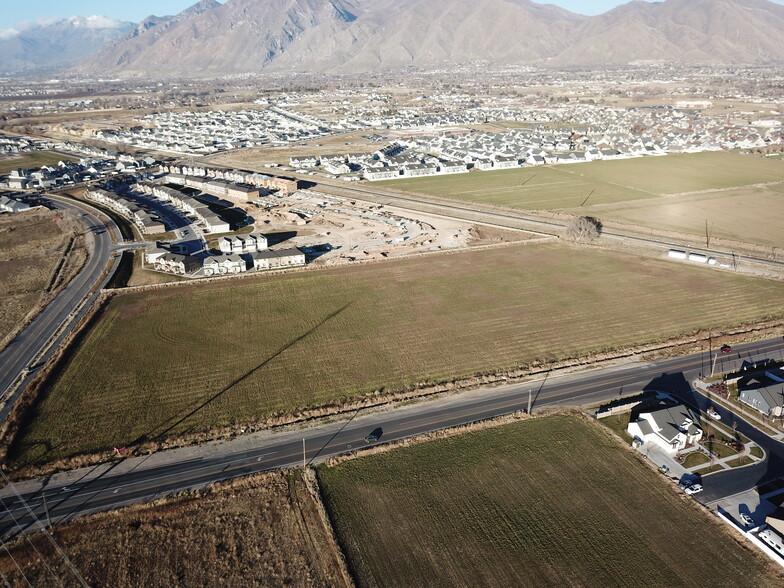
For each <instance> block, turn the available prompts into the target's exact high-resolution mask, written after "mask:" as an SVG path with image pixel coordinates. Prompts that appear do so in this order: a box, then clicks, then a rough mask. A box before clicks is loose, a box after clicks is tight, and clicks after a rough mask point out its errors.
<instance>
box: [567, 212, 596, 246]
mask: <svg viewBox="0 0 784 588" xmlns="http://www.w3.org/2000/svg"><path fill="white" fill-rule="evenodd" d="M601 234H602V221H600V220H599V219H598V218H594V217H592V216H578V217H575V218H573V219H572V220H570V221H569V223H568V224H567V225H566V238H567V239H568V240H569V241H578V242H587V241H593V240H594V239H597V238H598V237H599V236H600V235H601Z"/></svg>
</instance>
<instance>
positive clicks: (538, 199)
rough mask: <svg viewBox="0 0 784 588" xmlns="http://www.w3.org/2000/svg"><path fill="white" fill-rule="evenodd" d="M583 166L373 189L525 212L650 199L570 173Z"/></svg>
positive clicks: (428, 180)
mask: <svg viewBox="0 0 784 588" xmlns="http://www.w3.org/2000/svg"><path fill="white" fill-rule="evenodd" d="M586 165H590V164H577V165H574V166H569V165H558V166H542V167H536V168H534V167H525V168H518V169H505V170H498V171H472V172H469V173H463V174H451V175H446V176H428V177H423V178H412V179H407V180H385V181H382V182H374V185H375V184H379V185H382V186H385V187H388V188H396V189H399V190H407V191H409V192H419V193H423V194H430V195H433V196H442V197H447V198H456V199H459V200H468V201H472V202H483V203H486V204H495V205H497V206H508V207H512V208H522V209H526V210H558V209H562V208H572V207H575V206H578V207H579V206H580V204H581V203H582V202H583V201H584V200H585V199H586V198H587V197H588V196H590V198H589V199H588V202H590V203H591V204H597V203H600V204H607V203H614V202H626V201H627V200H639V199H644V198H651V197H652V195H651V194H648V193H645V192H642V191H640V190H635V189H632V188H628V187H626V186H617V185H612V184H608V183H606V182H603V181H601V180H594V179H591V178H583V177H580V176H578V175H575V174H574V173H572V172H573V168H574V167H579V166H586Z"/></svg>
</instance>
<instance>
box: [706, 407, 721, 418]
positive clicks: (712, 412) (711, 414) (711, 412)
mask: <svg viewBox="0 0 784 588" xmlns="http://www.w3.org/2000/svg"><path fill="white" fill-rule="evenodd" d="M707 413H708V416H709V417H710V418H712V419H713V420H714V421H720V420H721V415H720V414H719V413H718V412H716V411H715V410H713V409H712V408H709V409H708V410H707Z"/></svg>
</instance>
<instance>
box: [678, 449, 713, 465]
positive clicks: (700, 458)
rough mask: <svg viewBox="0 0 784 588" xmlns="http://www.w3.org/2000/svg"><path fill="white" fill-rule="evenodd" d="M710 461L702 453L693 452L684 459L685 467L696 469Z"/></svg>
mask: <svg viewBox="0 0 784 588" xmlns="http://www.w3.org/2000/svg"><path fill="white" fill-rule="evenodd" d="M709 461H710V458H709V457H708V456H707V455H705V454H704V453H702V452H701V451H693V452H692V453H689V454H688V455H686V457H685V458H684V459H683V467H685V468H694V467H697V466H700V465H703V464H706V463H708V462H709Z"/></svg>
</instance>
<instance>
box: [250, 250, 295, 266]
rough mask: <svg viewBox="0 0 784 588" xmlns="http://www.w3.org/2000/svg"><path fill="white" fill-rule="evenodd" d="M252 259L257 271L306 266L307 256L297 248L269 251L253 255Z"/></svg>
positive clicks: (251, 255)
mask: <svg viewBox="0 0 784 588" xmlns="http://www.w3.org/2000/svg"><path fill="white" fill-rule="evenodd" d="M250 257H251V259H252V260H253V269H255V270H266V269H277V268H282V267H291V266H297V265H305V254H304V253H303V252H302V251H300V250H299V249H297V248H296V247H292V248H289V249H278V250H272V249H267V250H266V251H258V252H256V253H251V254H250Z"/></svg>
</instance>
